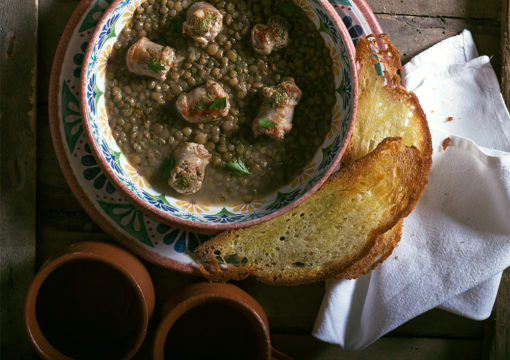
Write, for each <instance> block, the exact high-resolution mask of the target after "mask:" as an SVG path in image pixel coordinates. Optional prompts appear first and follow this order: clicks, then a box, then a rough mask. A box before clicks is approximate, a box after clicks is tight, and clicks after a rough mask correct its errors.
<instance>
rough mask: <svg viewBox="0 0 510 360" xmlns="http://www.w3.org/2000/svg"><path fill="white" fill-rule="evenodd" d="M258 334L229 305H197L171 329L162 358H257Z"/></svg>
mask: <svg viewBox="0 0 510 360" xmlns="http://www.w3.org/2000/svg"><path fill="white" fill-rule="evenodd" d="M258 336H262V335H261V334H260V335H257V334H256V332H255V330H254V326H253V325H252V323H251V322H250V320H249V319H248V318H247V317H246V316H245V315H244V314H243V313H241V312H240V311H239V310H237V309H235V308H233V307H232V306H229V305H226V304H221V303H209V304H203V305H198V306H197V307H195V308H193V309H191V310H189V311H188V312H186V313H184V315H182V316H181V317H180V318H179V319H178V320H177V321H176V322H175V324H174V325H173V326H172V328H171V329H170V331H169V333H168V336H167V339H166V342H165V359H167V360H173V359H207V360H211V359H222V360H230V359H236V360H238V359H244V360H249V359H259V354H258V351H257V344H258V341H260V340H259V339H260V338H259V337H258Z"/></svg>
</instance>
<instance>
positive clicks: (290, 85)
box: [253, 78, 302, 140]
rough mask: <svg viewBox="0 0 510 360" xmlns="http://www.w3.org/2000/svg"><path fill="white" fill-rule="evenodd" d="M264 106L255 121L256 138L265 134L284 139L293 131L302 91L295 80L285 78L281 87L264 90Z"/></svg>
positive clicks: (265, 88) (264, 88)
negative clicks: (293, 121) (295, 110)
mask: <svg viewBox="0 0 510 360" xmlns="http://www.w3.org/2000/svg"><path fill="white" fill-rule="evenodd" d="M261 93H262V97H263V100H262V105H261V107H260V110H259V113H258V115H257V117H256V118H255V120H254V121H253V132H254V133H255V137H257V136H259V135H262V134H265V135H267V136H269V137H272V138H275V139H280V140H281V139H283V138H284V136H285V134H287V133H288V132H289V131H290V130H291V129H292V118H293V117H294V108H295V107H296V105H297V104H298V103H299V101H300V100H301V96H302V93H301V90H300V89H299V88H298V87H297V85H296V83H295V82H294V79H293V78H285V79H283V80H282V82H281V84H280V85H277V86H272V87H263V88H262V91H261Z"/></svg>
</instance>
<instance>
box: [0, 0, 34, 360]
mask: <svg viewBox="0 0 510 360" xmlns="http://www.w3.org/2000/svg"><path fill="white" fill-rule="evenodd" d="M0 29H1V31H0V69H1V71H0V76H1V78H0V160H1V161H0V163H1V164H2V166H0V194H2V200H1V202H0V209H1V212H0V238H1V242H0V274H1V278H0V326H1V328H0V333H1V338H0V341H1V345H0V357H2V358H6V359H13V358H19V359H28V358H29V357H30V356H31V349H30V346H29V345H28V340H27V337H26V335H25V331H24V325H23V304H24V298H25V293H26V291H27V289H28V286H29V284H30V281H31V280H32V276H33V271H34V257H35V188H36V132H37V124H36V80H37V0H26V1H19V0H2V1H1V2H0ZM2 355H3V356H2Z"/></svg>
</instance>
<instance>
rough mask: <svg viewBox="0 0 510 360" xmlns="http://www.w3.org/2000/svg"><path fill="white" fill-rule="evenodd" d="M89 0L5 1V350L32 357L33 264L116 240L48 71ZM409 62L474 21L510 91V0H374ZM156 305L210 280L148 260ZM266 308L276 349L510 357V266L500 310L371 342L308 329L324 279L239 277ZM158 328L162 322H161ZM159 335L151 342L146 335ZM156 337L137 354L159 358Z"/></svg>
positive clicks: (440, 317)
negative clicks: (59, 124) (276, 282)
mask: <svg viewBox="0 0 510 360" xmlns="http://www.w3.org/2000/svg"><path fill="white" fill-rule="evenodd" d="M78 3H79V1H78V0H39V1H38V0H1V1H0V76H1V78H0V84H1V86H0V99H1V103H0V139H1V143H0V158H1V160H2V161H1V167H0V194H1V203H0V204H1V207H0V208H1V213H0V223H1V228H0V231H1V232H0V234H1V243H0V250H1V254H0V256H1V262H0V264H1V265H0V269H1V281H0V283H1V289H0V296H1V310H0V311H1V319H0V321H1V333H0V334H1V355H4V356H2V359H28V358H32V356H33V354H32V350H31V347H30V345H29V344H28V341H27V339H26V337H25V334H24V330H23V323H22V304H23V299H24V296H25V292H26V289H27V287H28V285H29V283H30V281H31V279H32V277H33V273H34V270H36V269H37V268H39V266H40V265H41V264H42V263H43V262H44V260H45V259H46V258H47V257H48V256H49V255H50V254H52V253H53V252H55V251H56V250H57V249H60V248H62V247H63V246H65V245H66V244H70V243H72V242H76V241H80V240H85V239H97V240H103V241H110V240H109V239H108V237H107V236H106V235H105V234H104V233H103V232H102V231H101V229H100V228H99V227H98V226H96V225H95V224H94V223H93V222H92V221H91V220H90V218H89V217H88V216H87V214H86V213H85V212H84V211H83V209H82V208H81V206H80V204H79V203H78V202H77V200H76V199H75V197H74V196H73V194H72V192H71V190H70V189H69V187H68V185H67V184H66V181H65V180H64V177H63V176H62V173H61V171H60V168H59V165H58V163H57V159H56V157H55V153H54V151H53V147H52V143H51V138H50V130H49V123H48V81H49V72H50V69H51V64H52V59H53V56H54V54H55V49H56V46H57V43H58V40H59V37H60V35H61V34H62V31H63V29H64V26H65V24H66V22H67V20H68V19H69V17H70V15H71V13H72V11H73V10H74V8H75V7H76V6H77V5H78ZM368 3H369V5H370V6H371V7H372V9H373V10H374V12H375V13H376V15H377V17H378V18H379V20H380V22H381V25H382V27H383V29H384V30H385V31H386V32H388V33H389V34H390V36H391V38H392V40H393V41H394V43H395V44H396V45H397V47H399V48H400V49H401V51H402V61H403V62H405V61H407V60H408V59H410V58H411V57H412V56H414V55H415V54H417V53H419V52H420V51H422V50H424V49H426V48H427V47H429V46H430V45H432V44H434V43H436V42H438V41H440V40H442V39H445V38H447V37H449V36H452V35H455V34H457V33H459V32H460V31H461V30H462V29H464V28H467V29H469V30H471V32H472V33H473V35H474V38H475V41H476V43H477V46H478V48H479V51H480V53H481V54H487V55H490V56H492V57H493V59H492V63H493V65H494V68H495V69H496V72H497V74H498V76H500V77H501V81H502V86H503V92H504V94H505V97H506V100H507V104H508V103H509V101H510V79H509V78H510V38H509V25H508V18H509V16H510V12H509V9H508V3H509V0H503V1H502V0H486V1H482V2H481V1H478V0H407V1H401V0H368ZM146 265H147V268H148V269H149V271H150V273H151V275H152V277H153V280H154V284H155V288H156V293H157V302H158V303H157V305H160V304H161V302H163V301H164V300H165V299H166V298H167V296H168V295H169V294H171V293H172V292H173V291H174V290H176V289H178V288H180V287H182V286H183V285H186V284H189V283H192V282H196V281H199V279H196V278H192V277H188V276H183V275H179V274H176V273H174V272H171V271H168V270H164V269H161V268H157V267H156V266H153V265H151V264H148V263H147V264H146ZM238 285H239V286H240V287H242V288H243V289H245V290H247V291H248V292H249V293H250V294H252V295H253V296H254V297H255V298H256V299H258V300H259V302H260V303H261V304H262V306H263V307H264V309H265V310H266V312H267V314H268V316H269V321H270V326H271V330H272V333H273V342H274V345H275V347H276V348H278V349H280V350H282V351H284V352H286V353H288V354H289V355H292V356H294V357H295V358H296V359H340V358H341V359H378V360H382V359H411V358H412V359H465V360H466V359H480V358H490V359H501V360H502V359H509V358H510V302H509V301H510V275H509V274H508V271H507V273H506V274H505V275H504V277H503V280H502V285H501V288H500V294H499V296H498V300H497V302H496V306H495V308H494V311H493V315H492V316H491V318H490V319H488V320H486V321H482V322H478V321H472V320H468V319H465V318H462V317H459V316H455V315H453V314H450V313H447V312H444V311H441V310H432V311H429V312H428V313H426V314H423V315H421V316H419V317H417V318H416V319H413V320H411V321H409V322H408V323H406V324H404V325H402V326H401V327H400V328H398V329H396V330H395V331H393V332H391V333H390V334H388V335H387V336H385V337H383V338H382V339H380V340H379V341H377V342H376V343H375V344H373V345H371V346H370V347H368V348H367V349H366V350H364V351H362V352H358V353H353V352H344V351H342V350H341V349H340V348H339V347H337V346H333V345H329V344H325V343H322V342H320V341H318V340H316V339H314V338H312V337H311V336H310V335H309V334H310V331H311V329H312V326H313V323H314V319H315V316H316V314H317V311H318V308H319V305H320V302H321V298H322V296H323V288H324V286H323V284H322V283H318V284H314V285H308V286H301V287H295V288H277V287H270V286H264V285H261V284H258V283H256V282H255V281H253V280H247V281H242V282H240V283H238ZM152 326H154V324H152ZM146 343H148V341H147V342H146ZM148 353H149V352H148V349H147V344H146V345H144V348H142V350H141V351H140V353H139V355H138V356H137V358H140V359H145V358H148V355H147V354H148Z"/></svg>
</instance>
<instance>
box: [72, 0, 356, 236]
mask: <svg viewBox="0 0 510 360" xmlns="http://www.w3.org/2000/svg"><path fill="white" fill-rule="evenodd" d="M144 1H145V0H116V1H114V2H113V4H112V5H111V6H110V8H109V9H108V10H107V11H106V13H105V15H104V16H103V18H102V20H101V21H100V22H99V24H98V26H97V28H96V31H95V33H94V34H93V36H92V38H91V41H90V43H89V45H88V49H87V52H86V54H85V60H84V66H83V68H82V74H81V113H82V121H83V123H84V129H85V132H86V134H87V137H88V142H89V144H90V147H91V149H92V151H93V153H94V155H95V157H96V158H97V160H98V163H99V165H100V166H101V168H102V169H103V170H104V172H105V173H106V174H107V176H108V177H109V178H110V180H111V181H112V182H113V183H114V184H115V185H116V187H117V188H118V189H119V190H120V191H121V192H122V193H123V194H124V195H125V196H126V197H127V198H128V199H129V200H130V201H131V202H132V203H133V204H134V205H135V206H137V207H138V208H139V209H141V210H142V211H144V212H145V213H147V214H149V215H151V216H154V217H155V218H157V219H158V220H160V221H162V222H165V223H167V224H169V225H173V226H176V227H179V228H182V229H185V230H191V231H195V232H198V233H215V232H218V231H220V230H225V229H232V228H240V227H246V226H250V225H254V224H257V223H261V222H264V221H267V220H270V219H273V218H275V217H277V216H279V215H281V214H283V213H285V212H287V211H289V210H290V209H292V208H294V207H296V206H297V205H299V204H300V203H301V202H302V201H304V200H305V199H306V198H308V197H309V196H310V195H311V194H313V193H314V192H315V191H316V190H317V189H318V188H319V187H320V186H321V185H322V184H323V183H324V181H326V179H327V178H328V177H329V175H330V174H331V173H332V172H333V171H334V170H335V168H337V166H338V164H339V163H340V158H341V156H342V154H343V153H344V150H345V148H346V146H347V143H348V140H349V137H350V134H351V132H352V128H353V124H354V119H355V112H356V106H357V72H356V67H355V61H354V53H355V49H354V45H353V43H352V40H351V37H350V36H349V32H348V31H347V29H346V27H345V25H344V24H343V22H342V20H341V19H340V17H339V15H338V13H337V12H336V11H335V10H334V8H333V6H332V5H331V4H330V2H328V1H326V0H293V1H294V3H295V5H297V6H299V7H300V8H301V9H302V10H303V11H304V13H305V14H306V15H307V16H308V17H309V18H310V19H311V20H312V21H313V23H314V24H315V26H316V27H317V30H318V31H319V32H320V33H321V35H322V37H323V39H324V40H325V42H326V45H327V47H328V49H329V52H330V56H331V60H332V64H333V72H334V76H335V88H336V92H335V96H336V103H335V105H334V108H333V115H332V119H331V128H330V131H329V133H328V134H327V136H326V138H325V141H324V142H323V144H322V145H321V146H320V147H319V149H318V150H317V152H316V153H315V156H314V158H313V160H312V161H311V162H310V163H309V164H308V165H307V166H306V167H305V169H304V170H303V172H302V173H301V174H299V175H298V176H297V177H296V178H295V179H294V180H293V181H292V182H291V183H290V184H288V185H286V186H284V187H282V188H280V189H278V190H277V191H275V192H273V193H271V194H269V195H267V196H265V197H263V198H259V199H256V200H254V201H251V202H246V203H232V204H222V205H218V206H211V205H208V204H201V203H199V202H196V201H193V200H191V201H183V200H179V199H177V198H174V197H172V196H168V195H165V194H162V193H160V192H158V191H156V190H155V189H154V188H152V187H151V186H150V185H148V184H147V183H146V182H145V181H142V180H141V178H140V176H139V175H138V174H137V172H136V171H134V170H133V167H132V166H130V164H129V163H128V160H127V158H126V156H125V155H124V154H122V152H121V150H120V148H119V147H118V145H117V143H116V141H115V140H114V138H113V136H112V133H111V130H110V126H109V124H108V115H107V110H106V105H105V97H104V91H105V83H106V81H105V80H106V79H105V73H106V72H105V71H104V69H105V66H106V65H107V63H108V58H109V56H110V53H111V49H112V48H113V44H114V43H115V41H116V39H117V36H118V35H119V34H120V33H121V31H122V30H123V28H124V27H125V26H126V25H127V24H129V22H130V19H131V17H132V15H133V12H134V11H135V9H136V8H137V7H138V6H139V5H140V4H141V3H143V2H144ZM330 1H331V2H332V3H335V2H336V1H334V0H330Z"/></svg>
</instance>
